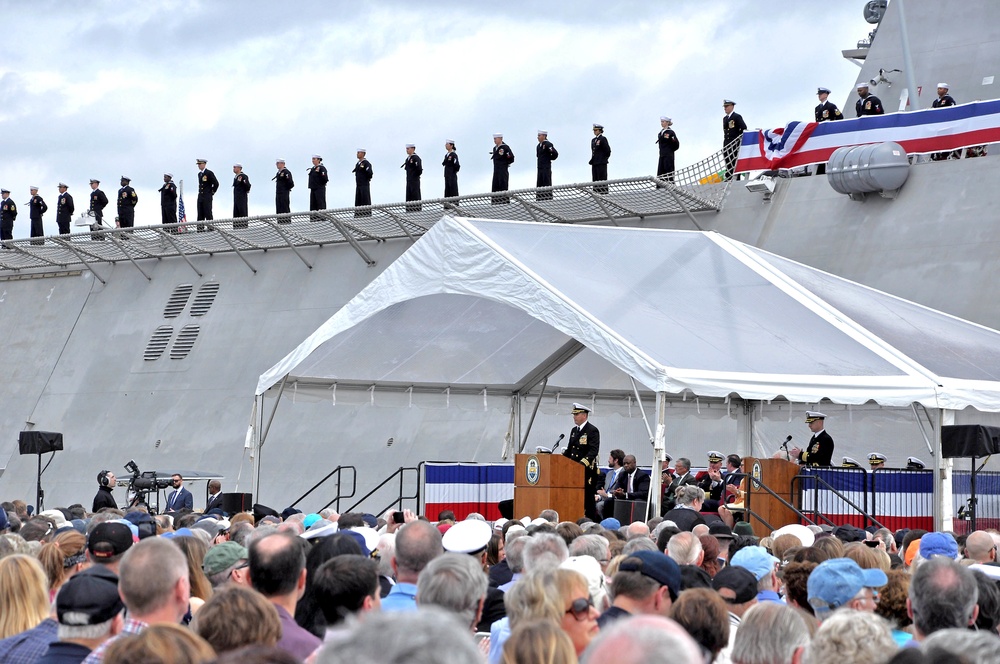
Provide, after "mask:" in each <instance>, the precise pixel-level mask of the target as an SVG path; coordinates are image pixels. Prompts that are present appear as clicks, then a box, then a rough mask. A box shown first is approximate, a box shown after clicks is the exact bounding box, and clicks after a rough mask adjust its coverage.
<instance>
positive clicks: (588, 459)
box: [563, 403, 601, 521]
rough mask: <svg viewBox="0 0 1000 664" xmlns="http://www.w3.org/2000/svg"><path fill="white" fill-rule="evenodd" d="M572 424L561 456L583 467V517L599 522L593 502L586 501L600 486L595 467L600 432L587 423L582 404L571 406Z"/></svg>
mask: <svg viewBox="0 0 1000 664" xmlns="http://www.w3.org/2000/svg"><path fill="white" fill-rule="evenodd" d="M572 412H573V423H574V424H575V425H576V426H574V427H573V430H572V431H570V434H569V444H568V445H567V446H566V450H565V451H564V452H563V456H565V457H568V458H570V459H572V460H573V461H578V462H580V463H582V464H583V466H584V486H583V491H584V496H583V505H584V513H585V515H586V516H587V517H588V518H590V519H593V520H594V521H599V520H600V519H599V518H597V516H598V515H597V509H596V505H595V504H594V501H593V500H588V499H589V498H590V497H592V496H593V495H594V494H596V493H597V488H598V487H599V486H600V479H601V471H600V469H599V468H598V467H597V456H598V455H599V454H600V453H601V432H600V431H598V429H597V427H595V426H594V425H593V424H591V423H590V422H588V421H587V418H588V417H589V416H590V409H589V408H587V407H586V406H584V405H583V404H579V403H574V404H573V411H572Z"/></svg>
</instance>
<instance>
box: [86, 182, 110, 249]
mask: <svg viewBox="0 0 1000 664" xmlns="http://www.w3.org/2000/svg"><path fill="white" fill-rule="evenodd" d="M90 189H91V192H90V211H91V212H93V213H94V224H93V225H92V226H91V227H90V230H92V231H99V230H101V225H102V224H101V222H102V221H104V208H106V207H107V206H108V196H107V194H105V193H104V192H103V191H101V181H100V180H95V179H93V178H91V180H90ZM90 239H91V240H104V239H105V237H104V236H103V235H98V234H97V233H91V234H90Z"/></svg>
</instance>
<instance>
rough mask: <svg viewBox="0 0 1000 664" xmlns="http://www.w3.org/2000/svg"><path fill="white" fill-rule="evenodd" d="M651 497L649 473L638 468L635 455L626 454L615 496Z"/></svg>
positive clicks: (642, 498)
mask: <svg viewBox="0 0 1000 664" xmlns="http://www.w3.org/2000/svg"><path fill="white" fill-rule="evenodd" d="M648 497H649V475H647V474H646V473H644V472H642V471H641V470H639V469H638V467H637V466H636V462H635V457H634V456H632V455H631V454H627V455H626V456H625V462H624V464H623V466H622V472H621V473H619V475H618V485H617V486H616V487H615V498H617V499H619V500H646V498H648Z"/></svg>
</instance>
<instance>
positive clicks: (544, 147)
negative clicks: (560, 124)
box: [535, 129, 559, 201]
mask: <svg viewBox="0 0 1000 664" xmlns="http://www.w3.org/2000/svg"><path fill="white" fill-rule="evenodd" d="M558 158H559V151H558V150H556V146H554V145H552V143H551V141H549V132H548V131H546V130H544V129H539V130H538V145H536V146H535V160H536V161H537V163H538V176H537V177H536V178H535V186H536V187H551V186H552V162H553V161H555V160H556V159H558ZM535 200H536V201H551V200H552V192H551V191H540V192H538V193H537V194H535Z"/></svg>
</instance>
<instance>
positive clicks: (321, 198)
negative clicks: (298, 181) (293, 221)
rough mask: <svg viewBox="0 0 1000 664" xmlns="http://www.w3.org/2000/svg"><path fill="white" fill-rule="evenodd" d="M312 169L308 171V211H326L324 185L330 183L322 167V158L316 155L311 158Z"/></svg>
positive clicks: (324, 168) (324, 167)
mask: <svg viewBox="0 0 1000 664" xmlns="http://www.w3.org/2000/svg"><path fill="white" fill-rule="evenodd" d="M312 163H313V165H312V168H310V169H309V209H310V210H325V209H326V183H327V182H329V181H330V176H329V175H328V174H327V172H326V166H324V165H323V157H321V156H319V155H318V154H314V155H313V156H312Z"/></svg>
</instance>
